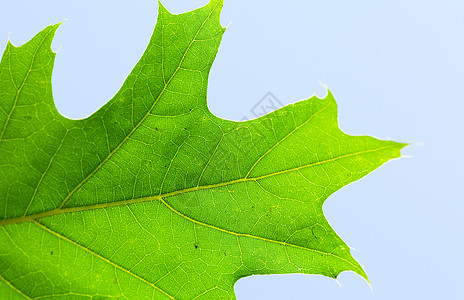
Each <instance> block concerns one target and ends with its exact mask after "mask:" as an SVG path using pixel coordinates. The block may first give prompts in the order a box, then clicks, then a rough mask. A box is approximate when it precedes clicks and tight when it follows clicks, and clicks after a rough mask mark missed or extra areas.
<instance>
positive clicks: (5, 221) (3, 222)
mask: <svg viewBox="0 0 464 300" xmlns="http://www.w3.org/2000/svg"><path fill="white" fill-rule="evenodd" d="M389 148H395V145H390V146H385V147H380V148H376V149H370V150H364V151H358V152H353V153H350V154H345V155H340V156H338V157H334V158H330V159H326V160H323V161H318V162H314V163H310V164H307V165H303V166H299V167H296V168H292V169H287V170H282V171H277V172H274V173H269V174H265V175H261V176H258V177H247V178H240V179H235V180H231V181H226V182H221V183H216V184H211V185H203V186H195V187H191V188H186V189H183V190H177V191H174V192H168V193H165V194H160V195H156V196H148V197H141V198H135V199H128V200H122V201H115V202H109V203H101V204H94V205H85V206H77V207H69V208H56V209H53V210H50V211H46V212H41V213H38V214H32V215H28V216H23V217H16V218H10V219H3V220H0V226H3V225H10V224H19V223H24V222H29V221H33V220H39V219H42V218H46V217H51V216H55V215H60V214H66V213H77V212H84V211H90V210H95V209H105V208H111V207H116V206H122V205H131V204H137V203H143V202H150V201H160V200H161V199H163V198H169V197H173V196H178V195H181V194H186V193H191V192H196V191H201V190H207V189H214V188H219V187H224V186H228V185H234V184H239V183H243V182H251V181H258V180H262V179H265V178H269V177H273V176H278V175H282V174H286V173H290V172H295V171H299V170H301V169H305V168H310V167H315V166H318V165H323V164H327V163H330V162H334V161H337V160H340V159H344V158H348V157H354V156H358V155H363V154H367V153H372V152H377V151H381V150H385V149H389Z"/></svg>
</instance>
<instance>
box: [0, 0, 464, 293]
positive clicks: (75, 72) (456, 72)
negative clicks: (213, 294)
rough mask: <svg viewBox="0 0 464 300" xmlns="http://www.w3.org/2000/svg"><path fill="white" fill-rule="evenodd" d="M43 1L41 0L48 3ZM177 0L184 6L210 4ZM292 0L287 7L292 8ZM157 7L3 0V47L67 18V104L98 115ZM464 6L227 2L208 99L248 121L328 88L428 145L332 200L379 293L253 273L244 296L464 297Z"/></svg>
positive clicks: (349, 111)
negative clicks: (261, 104) (265, 108)
mask: <svg viewBox="0 0 464 300" xmlns="http://www.w3.org/2000/svg"><path fill="white" fill-rule="evenodd" d="M39 2H40V3H39ZM185 2H186V1H180V0H164V1H163V3H164V5H165V6H166V7H167V8H168V9H169V10H171V11H172V12H176V13H180V12H184V11H188V10H191V9H194V8H197V7H199V6H202V5H204V4H206V2H207V0H202V1H199V0H191V1H188V3H185ZM284 3H285V4H284ZM156 13H157V3H156V1H153V0H139V1H107V0H104V1H103V0H102V1H98V2H97V1H90V0H81V1H72V2H71V1H58V0H56V1H55V0H53V1H52V0H45V1H32V0H29V1H26V0H15V1H9V2H5V3H3V4H2V9H1V10H0V45H2V47H4V46H5V45H6V42H7V40H8V37H10V40H11V41H12V42H13V43H14V44H15V45H20V44H22V43H23V42H26V41H27V40H29V39H30V38H31V37H32V36H33V35H34V34H35V33H37V32H38V31H40V30H41V29H43V28H44V27H45V26H47V25H48V24H51V23H58V22H61V21H63V20H65V19H66V21H65V22H64V24H63V25H62V27H61V28H60V29H59V31H58V33H57V36H56V39H55V41H54V46H53V47H54V49H55V50H56V51H58V55H57V58H56V63H55V71H54V77H53V84H54V95H55V100H56V103H57V107H58V109H59V110H60V111H61V112H62V113H63V114H64V115H66V116H69V117H73V118H81V117H85V116H87V115H89V114H91V113H92V112H94V111H95V110H96V109H98V108H99V107H100V106H101V105H103V104H104V103H105V102H106V101H108V100H109V99H110V98H111V97H112V96H113V95H114V94H115V93H116V91H117V90H118V89H119V87H120V85H121V84H122V82H123V81H124V79H125V78H126V76H127V75H128V74H129V72H130V71H131V69H132V67H133V66H134V65H135V63H136V62H137V60H138V58H139V57H140V55H141V54H142V52H143V51H144V49H145V46H146V45H147V42H148V39H149V37H150V35H151V32H152V30H153V27H154V25H155V21H156ZM463 15H464V2H463V1H451V0H442V1H418V0H408V1H397V0H394V1H391V0H390V1H386V0H382V1H358V0H353V1H333V0H327V1H316V0H311V1H302V0H298V1H297V0H289V1H286V2H282V1H272V0H267V1H264V0H255V1H244V0H233V1H232V0H225V6H224V12H223V15H222V23H223V25H224V26H226V25H228V24H229V26H228V29H227V31H226V34H225V35H224V39H223V43H222V45H221V48H220V51H219V55H218V57H217V59H216V62H215V64H214V67H213V69H212V72H211V78H210V86H209V106H210V108H211V110H212V111H213V112H214V113H215V114H217V115H218V116H220V117H223V118H227V119H234V120H241V119H242V118H243V117H245V116H250V115H251V112H250V110H251V109H252V108H253V106H254V105H255V104H256V103H257V102H258V101H259V100H260V99H261V98H262V97H263V96H264V95H266V93H268V92H272V94H273V95H275V96H276V97H277V98H278V99H279V101H280V102H282V103H283V104H289V103H292V102H295V101H297V100H301V99H306V98H309V97H310V96H311V95H313V94H314V93H316V94H317V95H319V96H324V94H325V89H324V87H323V85H322V84H321V83H323V84H325V85H327V86H328V87H329V88H330V90H331V91H332V92H333V94H334V95H335V98H336V100H337V102H338V104H339V122H340V126H341V128H342V129H343V130H344V131H345V132H347V133H349V134H353V135H365V134H366V135H372V136H375V137H379V138H383V139H390V138H391V139H393V140H396V141H399V142H412V143H416V144H414V145H413V146H410V147H408V148H407V149H405V150H404V154H405V155H407V156H412V158H402V159H399V160H395V161H392V162H390V163H388V164H387V165H385V166H383V167H382V168H380V169H379V170H377V171H376V172H374V173H373V174H372V175H370V176H368V177H366V178H364V179H363V180H361V181H359V182H356V183H354V184H351V185H349V186H347V187H345V188H344V189H342V190H340V191H339V192H337V193H336V194H334V195H333V196H332V197H330V198H329V199H328V200H327V202H326V203H325V205H324V211H325V213H326V216H327V218H328V220H329V222H330V223H331V224H332V225H333V227H334V228H335V230H336V231H337V232H338V233H339V235H340V236H341V237H342V238H343V239H344V240H345V241H346V242H347V243H348V244H349V245H350V246H351V247H354V248H355V249H356V250H354V251H353V255H354V256H355V258H356V259H357V260H358V261H359V262H360V263H361V264H362V265H363V266H364V267H365V270H366V272H367V273H368V275H369V277H370V279H371V283H372V288H373V289H372V291H371V290H370V288H369V287H368V285H367V284H366V283H365V281H363V280H362V279H361V278H360V277H358V276H356V275H355V274H353V273H344V274H342V275H341V276H340V277H339V283H340V284H341V288H340V287H339V285H338V283H337V282H335V281H333V280H331V279H328V278H324V277H321V276H309V275H305V276H303V275H286V276H265V277H263V276H253V277H250V278H246V279H242V280H240V281H239V282H238V283H237V285H236V293H237V297H238V299H240V300H244V299H376V300H377V299H411V298H412V299H462V298H463V295H462V294H463V292H462V289H461V288H460V285H461V279H460V278H461V270H462V269H463V268H464V262H463V259H462V255H461V253H462V249H463V248H464V242H463V238H462V237H463V236H464V230H463V229H464V226H463V225H464V224H463V209H464V205H463V198H464V197H463V196H462V189H461V187H462V180H463V178H464V176H463V175H462V170H463V169H464V163H463V158H462V153H463V151H462V149H463V147H464V141H463V133H464V125H463V120H464V118H463V114H462V111H463V109H464V104H463V103H464V99H463V98H464V96H463V93H462V87H463V86H464V58H463V53H464V34H463V31H464V18H463V17H462V16H463Z"/></svg>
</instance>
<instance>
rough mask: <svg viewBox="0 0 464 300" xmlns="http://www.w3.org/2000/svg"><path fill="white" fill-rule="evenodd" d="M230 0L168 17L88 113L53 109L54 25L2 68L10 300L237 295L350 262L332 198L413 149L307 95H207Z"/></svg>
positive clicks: (7, 56) (0, 168)
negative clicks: (221, 110)
mask: <svg viewBox="0 0 464 300" xmlns="http://www.w3.org/2000/svg"><path fill="white" fill-rule="evenodd" d="M221 8H222V1H220V0H212V1H211V2H210V3H209V4H208V5H206V6H205V7H203V8H200V9H197V10H194V11H192V12H189V13H185V14H180V15H173V14H171V13H169V12H168V11H167V10H166V9H165V8H164V7H162V6H161V5H160V9H159V15H158V23H157V25H156V28H155V31H154V33H153V36H152V38H151V40H150V43H149V45H148V47H147V50H146V51H145V53H144V54H143V56H142V58H141V60H140V61H139V63H138V64H137V65H136V66H135V68H134V70H133V71H132V73H131V74H130V75H129V76H128V78H127V80H126V81H125V83H124V84H123V86H122V88H121V89H120V91H119V92H118V93H117V94H116V95H115V97H114V98H113V99H111V100H110V101H109V102H108V103H107V104H106V105H105V106H103V107H102V108H101V109H100V110H98V111H97V112H96V113H95V114H93V115H92V116H90V117H88V118H86V119H83V120H71V119H67V118H65V117H63V116H61V115H60V113H59V112H58V111H57V110H56V108H55V105H54V102H53V95H52V86H51V76H52V69H53V63H54V58H55V54H54V53H53V52H52V50H51V47H50V46H51V43H52V39H53V36H54V33H55V31H56V29H57V28H58V25H55V26H49V27H47V28H46V29H45V30H43V31H42V32H40V33H39V34H37V35H36V36H35V37H34V38H33V39H32V40H31V41H29V42H28V43H26V44H25V45H23V46H21V47H15V46H13V45H12V44H10V43H9V44H8V45H7V48H6V50H5V52H4V55H3V57H2V60H1V63H0V180H1V181H0V296H1V298H7V299H9V298H11V299H16V298H18V299H21V298H32V299H47V298H66V299H68V298H73V297H74V298H90V297H96V298H100V297H102V298H106V297H113V298H136V299H146V298H156V299H158V298H159V299H162V298H167V299H169V298H171V299H193V298H202V299H219V298H235V295H234V289H233V286H234V283H235V282H236V281H237V280H238V279H239V278H241V277H244V276H249V275H253V274H288V273H304V274H322V275H326V276H330V277H333V278H335V277H337V276H338V274H339V273H340V272H342V271H347V270H351V271H354V272H356V273H358V274H359V275H361V276H362V277H364V278H366V279H367V276H366V274H365V273H364V271H363V269H362V268H361V266H360V265H359V264H358V263H357V262H356V261H355V260H354V259H353V257H352V256H351V254H350V250H349V247H348V246H347V245H346V244H345V243H344V242H343V241H342V240H341V239H340V238H339V237H338V235H337V234H336V233H335V232H334V230H333V229H332V228H331V227H330V225H329V224H328V222H327V220H326V219H325V217H324V215H323V212H322V205H323V202H324V201H325V200H326V199H327V197H329V196H330V195H331V194H332V193H334V192H335V191H337V190H338V189H340V188H341V187H343V186H345V185H347V184H349V183H351V182H353V181H355V180H358V179H360V178H361V177H363V176H365V175H367V174H368V173H369V172H371V171H373V170H374V169H376V168H377V167H379V166H380V165H382V164H383V163H385V162H386V161H388V160H390V159H392V158H396V157H399V156H400V150H401V149H402V148H403V147H404V146H405V145H404V144H399V143H395V142H392V141H381V140H377V139H374V138H371V137H366V136H363V137H355V136H349V135H346V134H345V133H343V132H342V131H341V130H340V129H339V127H338V124H337V108H336V103H335V101H334V99H333V97H332V94H331V93H330V92H329V94H328V96H327V97H326V98H325V99H319V98H316V97H313V98H311V99H308V100H305V101H301V102H298V103H296V104H293V105H289V106H286V107H284V108H282V109H280V110H278V111H275V112H273V113H271V114H268V115H266V116H263V117H261V118H259V119H256V120H251V121H246V122H233V121H227V120H223V119H221V118H219V117H217V116H215V115H213V114H212V113H211V112H210V111H209V110H208V106H207V101H206V92H207V84H208V75H209V71H210V68H211V65H212V63H213V61H214V58H215V56H216V53H217V51H218V48H219V44H220V42H221V38H222V35H223V33H224V28H222V26H221V25H220V22H219V17H220V11H221Z"/></svg>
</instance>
